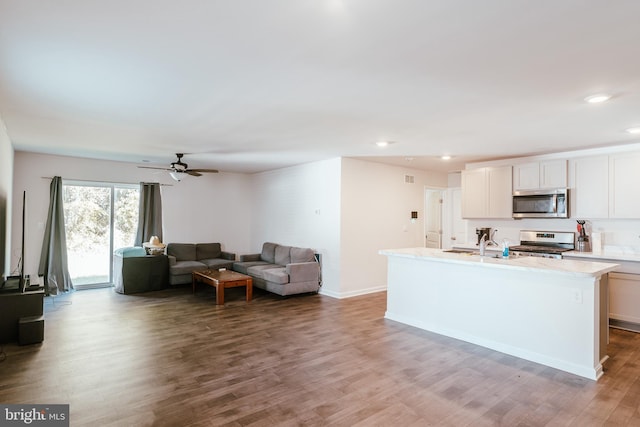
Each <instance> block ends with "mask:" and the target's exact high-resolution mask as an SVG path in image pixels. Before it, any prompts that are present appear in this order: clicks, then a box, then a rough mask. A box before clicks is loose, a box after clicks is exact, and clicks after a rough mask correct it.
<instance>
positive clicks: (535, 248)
mask: <svg viewBox="0 0 640 427" xmlns="http://www.w3.org/2000/svg"><path fill="white" fill-rule="evenodd" d="M575 247H576V246H575V235H574V234H573V233H572V232H568V231H534V230H522V231H521V232H520V245H518V246H511V247H510V248H509V250H510V252H511V254H512V255H514V256H537V257H544V258H562V253H563V252H567V251H572V250H574V249H575Z"/></svg>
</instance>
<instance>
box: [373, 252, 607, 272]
mask: <svg viewBox="0 0 640 427" xmlns="http://www.w3.org/2000/svg"><path fill="white" fill-rule="evenodd" d="M379 253H380V254H381V255H387V256H397V257H402V258H413V259H418V260H419V259H421V258H422V259H430V260H438V261H440V262H444V263H454V264H455V263H458V264H470V263H471V264H475V265H479V266H480V265H481V266H483V267H486V268H498V269H508V270H520V271H535V272H542V271H544V272H551V273H557V274H563V275H571V276H578V277H584V276H590V277H599V276H602V275H603V274H605V273H608V272H610V271H613V270H615V269H616V268H617V267H619V264H613V263H604V262H595V261H586V260H584V261H583V260H569V259H553V258H542V257H513V256H512V257H509V258H502V257H500V258H496V253H495V252H490V251H487V252H486V255H485V256H480V255H474V254H471V253H455V252H446V251H445V250H442V249H431V248H423V247H417V248H401V249H383V250H381V251H380V252H379Z"/></svg>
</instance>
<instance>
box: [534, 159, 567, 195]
mask: <svg viewBox="0 0 640 427" xmlns="http://www.w3.org/2000/svg"><path fill="white" fill-rule="evenodd" d="M540 188H567V161H566V160H548V161H544V162H540Z"/></svg>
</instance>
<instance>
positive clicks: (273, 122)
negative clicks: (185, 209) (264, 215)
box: [0, 0, 640, 172]
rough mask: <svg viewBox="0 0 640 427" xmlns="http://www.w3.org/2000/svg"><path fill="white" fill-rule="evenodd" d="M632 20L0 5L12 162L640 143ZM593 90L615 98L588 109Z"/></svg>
mask: <svg viewBox="0 0 640 427" xmlns="http://www.w3.org/2000/svg"><path fill="white" fill-rule="evenodd" d="M639 16H640V1H637V0H617V1H615V2H611V1H599V0H587V1H585V0H564V1H523V0H511V1H505V0H483V1H477V0H430V1H426V0H403V1H392V0H235V1H215V0H181V1H158V0H136V1H131V0H109V1H97V0H91V1H89V0H65V1H51V0H21V1H16V0H0V115H1V116H2V118H3V120H4V122H5V124H6V127H7V131H8V134H9V137H10V138H11V140H12V142H13V144H14V147H15V148H16V149H17V150H26V151H36V152H44V153H54V154H63V155H73V156H81V157H91V158H102V159H115V160H121V161H131V162H136V163H140V162H142V161H143V160H149V161H151V162H152V163H157V164H160V165H162V166H165V165H167V164H168V163H169V162H171V161H174V160H175V157H174V154H173V153H175V152H185V153H191V154H190V155H187V156H185V160H186V161H187V162H188V163H189V165H190V166H191V167H212V168H217V169H220V170H224V171H238V172H255V171H261V170H268V169H274V168H279V167H283V166H288V165H293V164H299V163H304V162H308V161H315V160H320V159H326V158H332V157H337V156H349V157H362V158H367V159H372V160H377V161H384V162H390V163H393V162H396V163H397V164H408V165H411V166H412V167H418V168H429V169H434V170H443V171H446V170H455V169H460V168H461V165H462V164H463V163H464V162H465V161H479V160H491V159H496V158H504V157H517V156H521V155H528V154H539V153H546V152H552V151H565V150H573V149H580V148H588V147H594V146H603V145H610V144H624V143H630V142H638V138H639V137H638V136H637V135H636V136H635V137H634V136H633V135H631V134H628V133H626V132H625V129H626V128H628V127H631V126H640V55H638V49H639V42H640V25H639V24H638V17H639ZM598 92H607V93H610V94H612V95H613V98H612V99H611V100H610V101H609V102H607V103H604V104H599V105H591V104H587V103H585V102H584V101H583V99H584V98H585V97H586V96H587V95H590V94H593V93H598ZM378 140H390V141H394V142H395V143H394V144H391V145H390V146H389V147H387V148H386V149H380V148H378V147H376V146H375V145H374V143H375V142H376V141H378ZM441 154H451V155H452V156H454V159H453V160H452V161H449V162H448V163H445V162H442V161H440V160H439V159H438V156H440V155H441ZM382 156H384V157H385V158H382ZM405 157H413V158H414V160H413V161H407V160H405Z"/></svg>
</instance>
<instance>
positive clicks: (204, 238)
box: [11, 151, 251, 277]
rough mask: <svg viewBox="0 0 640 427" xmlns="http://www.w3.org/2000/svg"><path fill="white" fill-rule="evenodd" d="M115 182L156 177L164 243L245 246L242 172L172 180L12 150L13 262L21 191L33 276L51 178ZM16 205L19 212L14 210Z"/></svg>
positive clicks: (247, 212)
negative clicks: (159, 195)
mask: <svg viewBox="0 0 640 427" xmlns="http://www.w3.org/2000/svg"><path fill="white" fill-rule="evenodd" d="M56 175H59V176H61V177H62V178H63V179H69V180H88V181H102V182H118V183H138V182H140V181H145V182H160V183H161V184H167V186H163V187H162V190H161V191H162V205H163V222H164V236H163V241H164V242H165V243H168V242H177V241H179V242H194V243H195V242H210V241H215V242H220V243H222V245H223V248H224V249H225V250H228V251H231V252H236V253H245V252H246V251H248V250H249V249H250V245H249V242H250V240H249V236H250V227H248V226H247V225H248V224H250V223H251V209H250V193H251V183H250V179H249V177H248V176H247V175H244V174H232V173H219V174H205V175H203V176H201V177H189V178H192V179H189V178H186V179H184V180H183V181H181V182H175V181H173V180H172V179H171V178H170V177H169V175H168V174H167V173H165V172H158V171H153V170H150V169H140V168H137V167H136V165H135V164H132V163H124V162H113V161H102V160H91V159H83V158H74V157H64V156H52V155H46V154H35V153H27V152H20V151H18V152H16V153H15V163H14V183H13V190H14V192H13V221H12V230H14V233H13V235H12V246H11V247H12V251H11V252H12V253H11V255H12V256H11V259H12V261H11V262H12V264H11V265H15V264H16V263H17V260H18V257H19V255H20V249H21V243H20V235H19V234H20V233H16V232H15V231H16V230H20V228H21V226H20V221H21V209H22V200H21V197H22V193H23V190H26V192H27V220H26V243H25V246H26V256H25V258H26V259H25V273H27V274H31V275H32V277H36V276H37V270H38V264H39V261H40V251H41V248H42V238H43V233H44V225H45V224H46V221H47V210H48V207H49V185H50V183H51V179H44V178H43V177H47V178H50V177H53V176H56ZM19 210H20V212H18V211H19Z"/></svg>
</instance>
